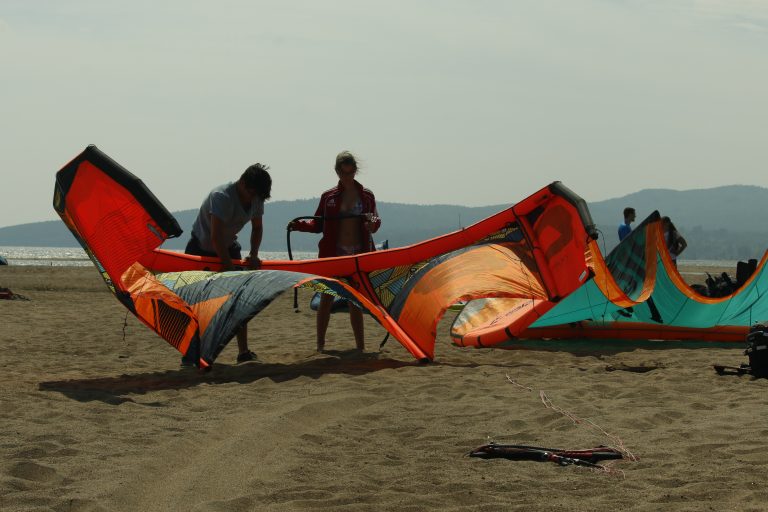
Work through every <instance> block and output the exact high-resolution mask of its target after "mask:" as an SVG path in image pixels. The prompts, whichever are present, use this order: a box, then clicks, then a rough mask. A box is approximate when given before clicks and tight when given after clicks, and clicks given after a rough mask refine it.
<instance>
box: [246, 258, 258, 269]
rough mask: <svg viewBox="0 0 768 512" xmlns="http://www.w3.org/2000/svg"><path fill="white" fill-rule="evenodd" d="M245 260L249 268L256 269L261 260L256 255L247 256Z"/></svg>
mask: <svg viewBox="0 0 768 512" xmlns="http://www.w3.org/2000/svg"><path fill="white" fill-rule="evenodd" d="M245 260H246V261H247V262H248V268H249V269H251V270H258V269H260V268H261V260H260V259H259V257H258V256H248V257H247V258H245Z"/></svg>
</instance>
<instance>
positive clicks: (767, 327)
mask: <svg viewBox="0 0 768 512" xmlns="http://www.w3.org/2000/svg"><path fill="white" fill-rule="evenodd" d="M744 354H745V355H746V356H747V357H749V366H750V368H751V369H752V375H755V376H757V377H768V323H759V324H755V325H753V326H752V327H750V328H749V334H747V349H746V350H745V351H744Z"/></svg>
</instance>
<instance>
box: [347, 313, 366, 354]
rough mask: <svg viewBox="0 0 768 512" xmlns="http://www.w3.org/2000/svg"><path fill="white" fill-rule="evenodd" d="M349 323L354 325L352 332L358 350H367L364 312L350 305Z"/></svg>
mask: <svg viewBox="0 0 768 512" xmlns="http://www.w3.org/2000/svg"><path fill="white" fill-rule="evenodd" d="M349 322H350V323H351V324H352V332H353V333H354V334H355V345H356V346H357V350H359V351H360V352H362V351H363V350H365V324H363V312H362V311H361V310H360V308H358V307H356V306H353V305H352V304H350V305H349Z"/></svg>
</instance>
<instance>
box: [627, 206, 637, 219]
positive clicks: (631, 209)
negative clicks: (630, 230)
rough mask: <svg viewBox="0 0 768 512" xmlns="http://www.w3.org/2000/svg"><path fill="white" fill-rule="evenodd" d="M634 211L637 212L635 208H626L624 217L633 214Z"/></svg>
mask: <svg viewBox="0 0 768 512" xmlns="http://www.w3.org/2000/svg"><path fill="white" fill-rule="evenodd" d="M633 213H635V209H634V208H624V218H625V219H626V218H627V217H629V216H630V215H632V214H633Z"/></svg>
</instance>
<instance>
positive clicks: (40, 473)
mask: <svg viewBox="0 0 768 512" xmlns="http://www.w3.org/2000/svg"><path fill="white" fill-rule="evenodd" d="M8 474H9V475H11V476H13V477H16V478H21V479H22V480H29V481H32V482H53V481H55V480H58V479H60V478H61V477H60V476H59V474H58V473H57V472H56V470H55V469H53V468H50V467H48V466H42V465H40V464H37V463H35V462H28V461H25V462H17V463H16V464H14V465H13V466H11V469H9V470H8Z"/></svg>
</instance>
